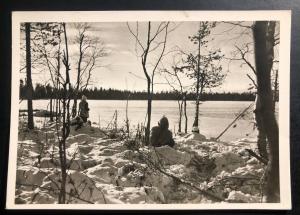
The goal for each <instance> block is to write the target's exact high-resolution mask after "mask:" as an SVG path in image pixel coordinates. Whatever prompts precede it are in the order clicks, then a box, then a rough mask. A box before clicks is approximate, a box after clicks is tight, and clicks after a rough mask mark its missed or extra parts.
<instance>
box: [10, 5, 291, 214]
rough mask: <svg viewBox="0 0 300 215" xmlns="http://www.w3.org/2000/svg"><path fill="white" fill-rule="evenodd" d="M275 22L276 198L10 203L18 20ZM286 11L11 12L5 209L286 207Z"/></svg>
mask: <svg viewBox="0 0 300 215" xmlns="http://www.w3.org/2000/svg"><path fill="white" fill-rule="evenodd" d="M263 20H274V21H279V22H280V47H279V56H280V64H279V74H280V75H279V83H280V85H279V143H280V144H279V161H280V165H279V166H280V198H281V202H280V203H211V204H208V203H206V204H94V205H91V204H84V205H83V204H64V205H60V204H15V187H16V169H17V143H18V113H19V105H18V103H19V75H20V74H19V68H20V24H21V23H23V22H126V21H128V22H130V21H263ZM290 37H291V10H251V11H68V12H66V11H51V12H50V11H28V12H19V11H15V12H12V79H11V82H12V85H11V123H10V145H9V163H8V177H7V201H6V208H7V209H72V210H73V209H76V210H87V209H90V210H124V209H128V210H136V209H143V210H195V209H201V210H204V209H205V210H206V209H213V210H220V209H231V210H235V209H251V210H253V209H259V210H262V209H267V210H274V209H277V210H289V209H291V177H290V42H291V38H290Z"/></svg>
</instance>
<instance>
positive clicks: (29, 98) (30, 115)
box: [25, 23, 34, 129]
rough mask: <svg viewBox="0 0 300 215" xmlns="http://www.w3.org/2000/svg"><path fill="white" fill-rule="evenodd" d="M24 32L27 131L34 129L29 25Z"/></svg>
mask: <svg viewBox="0 0 300 215" xmlns="http://www.w3.org/2000/svg"><path fill="white" fill-rule="evenodd" d="M25 32H26V81H27V83H26V85H27V110H28V113H27V114H28V125H27V127H28V129H33V128H34V122H33V109H32V94H33V88H32V80H31V45H30V23H25Z"/></svg>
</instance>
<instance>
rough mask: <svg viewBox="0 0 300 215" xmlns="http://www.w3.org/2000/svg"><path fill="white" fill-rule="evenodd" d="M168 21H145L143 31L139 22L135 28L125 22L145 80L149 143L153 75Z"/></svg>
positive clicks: (146, 130)
mask: <svg viewBox="0 0 300 215" xmlns="http://www.w3.org/2000/svg"><path fill="white" fill-rule="evenodd" d="M143 24H144V23H143ZM169 24H170V23H169V22H160V23H156V24H154V23H152V22H147V23H145V25H144V27H145V33H144V34H142V33H141V32H140V28H141V23H139V22H137V23H136V26H135V28H133V27H132V26H130V25H129V23H127V27H128V30H129V32H130V34H131V35H132V36H133V38H134V40H135V41H136V46H137V47H136V53H137V56H138V57H139V59H140V61H141V65H142V70H143V73H144V75H145V77H146V80H147V125H146V129H145V143H146V144H147V145H148V144H149V138H150V125H151V112H152V95H153V90H154V77H155V74H156V72H157V70H158V66H159V64H160V62H161V61H162V58H163V56H164V53H165V50H166V44H167V37H168V33H169V32H170V30H168V29H169Z"/></svg>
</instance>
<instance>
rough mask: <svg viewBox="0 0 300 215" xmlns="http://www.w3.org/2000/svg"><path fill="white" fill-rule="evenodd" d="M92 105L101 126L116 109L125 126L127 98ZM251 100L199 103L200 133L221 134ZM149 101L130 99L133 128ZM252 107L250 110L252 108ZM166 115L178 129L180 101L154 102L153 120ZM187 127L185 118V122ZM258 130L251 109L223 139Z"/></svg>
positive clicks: (191, 111)
mask: <svg viewBox="0 0 300 215" xmlns="http://www.w3.org/2000/svg"><path fill="white" fill-rule="evenodd" d="M48 103H49V101H48V100H34V101H33V108H34V109H46V108H47V105H48ZM88 103H89V107H90V118H89V120H91V122H92V123H97V124H98V122H99V118H100V126H101V127H106V126H107V125H108V124H109V122H111V120H112V117H113V115H114V112H115V110H117V111H118V126H119V127H121V126H124V125H125V111H126V101H125V100H88ZM250 103H251V102H245V101H205V102H202V103H201V104H200V107H199V109H200V117H199V125H200V133H201V134H204V135H205V136H206V137H208V138H209V137H216V136H218V135H219V134H220V133H221V132H222V131H223V130H224V129H225V127H226V126H227V125H228V124H229V123H230V122H232V120H234V118H235V117H236V116H237V115H238V113H240V112H241V111H243V110H244V109H245V108H246V107H247V106H249V105H250ZM20 109H27V102H26V101H23V102H22V103H21V104H20ZM146 109H147V101H145V100H142V101H129V103H128V117H129V120H130V126H131V128H134V127H136V125H137V124H138V123H143V122H144V121H145V116H146ZM252 110H253V109H250V111H252ZM163 115H165V116H166V117H168V119H169V123H170V130H172V131H174V130H175V131H177V129H178V104H177V101H157V100H154V101H153V103H152V122H151V125H152V126H154V125H156V124H157V122H158V120H159V119H160V118H161V117H162V116H163ZM187 115H188V131H191V129H192V124H193V119H194V116H195V102H194V101H187ZM182 130H184V121H183V123H182ZM255 135H256V131H255V130H253V114H252V112H251V113H250V114H248V115H247V116H245V117H244V119H240V120H238V121H237V123H236V126H235V127H232V128H230V129H229V130H228V131H227V132H226V133H225V134H224V135H223V136H222V138H221V140H224V141H231V140H236V139H239V138H243V137H246V136H249V137H255Z"/></svg>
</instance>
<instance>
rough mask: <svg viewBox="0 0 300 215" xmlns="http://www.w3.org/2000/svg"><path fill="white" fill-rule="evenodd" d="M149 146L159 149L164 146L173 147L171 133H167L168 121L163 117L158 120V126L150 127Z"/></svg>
mask: <svg viewBox="0 0 300 215" xmlns="http://www.w3.org/2000/svg"><path fill="white" fill-rule="evenodd" d="M150 145H152V146H154V147H160V146H164V145H168V146H170V147H173V146H174V145H175V142H174V140H173V137H172V132H171V131H169V121H168V118H167V117H165V116H163V117H162V118H161V119H160V120H159V122H158V126H154V127H152V129H151V135H150Z"/></svg>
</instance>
